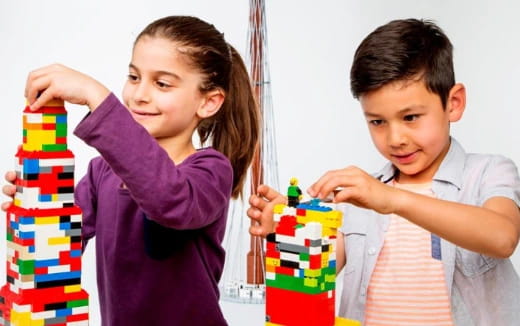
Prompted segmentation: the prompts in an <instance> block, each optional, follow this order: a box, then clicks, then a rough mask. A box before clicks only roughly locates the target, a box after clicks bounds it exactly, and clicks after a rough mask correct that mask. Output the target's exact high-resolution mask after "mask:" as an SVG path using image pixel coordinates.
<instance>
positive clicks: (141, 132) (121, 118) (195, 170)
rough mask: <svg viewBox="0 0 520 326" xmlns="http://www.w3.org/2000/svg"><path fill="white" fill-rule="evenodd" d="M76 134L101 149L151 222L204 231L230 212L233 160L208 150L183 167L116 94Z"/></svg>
mask: <svg viewBox="0 0 520 326" xmlns="http://www.w3.org/2000/svg"><path fill="white" fill-rule="evenodd" d="M74 133H75V134H76V135H77V136H78V137H79V138H81V139H83V141H85V142H86V143H87V144H88V145H90V146H92V147H94V148H96V149H97V150H98V152H99V153H100V154H101V156H102V157H103V158H104V159H105V161H106V162H107V163H108V164H109V165H110V167H111V168H112V170H113V171H114V173H116V174H117V175H118V176H119V177H120V178H121V179H122V180H123V182H124V184H125V186H126V187H127V188H128V190H129V191H130V194H131V196H132V198H133V199H134V200H135V201H136V202H137V204H138V205H139V207H140V208H141V209H142V210H143V211H144V213H145V214H146V215H147V216H148V217H149V218H150V219H151V220H154V221H156V222H158V223H159V224H161V225H164V226H167V227H171V228H176V229H198V228H202V227H204V226H207V225H209V224H212V223H213V222H215V221H216V220H217V219H219V218H221V217H222V215H223V214H224V212H225V211H226V210H227V207H228V205H229V198H230V196H231V187H232V183H233V172H232V168H231V164H230V163H229V160H228V159H227V158H226V157H225V156H224V155H223V154H221V153H219V152H217V151H215V150H202V151H200V152H199V153H197V154H194V155H192V156H190V157H188V158H187V159H186V160H185V161H184V162H183V163H182V164H180V165H179V166H177V165H176V164H175V163H174V162H173V161H172V160H171V159H170V157H169V156H168V154H167V153H166V151H165V150H164V149H163V148H162V147H160V146H159V144H158V143H157V141H156V140H155V139H154V138H153V137H152V136H151V135H150V134H149V133H148V132H147V131H146V129H144V128H143V127H142V126H141V125H140V124H138V123H137V122H135V121H134V119H133V118H132V116H131V115H130V113H129V112H128V110H127V109H126V107H125V106H124V105H123V104H121V102H120V101H119V100H118V99H117V98H116V97H115V95H113V94H110V95H109V96H108V97H107V99H105V101H104V102H103V103H102V104H101V105H100V106H99V107H98V108H97V109H96V110H95V111H94V112H92V114H90V115H89V116H88V117H86V118H85V119H84V120H83V121H81V122H80V124H79V125H78V126H77V128H76V129H75V131H74Z"/></svg>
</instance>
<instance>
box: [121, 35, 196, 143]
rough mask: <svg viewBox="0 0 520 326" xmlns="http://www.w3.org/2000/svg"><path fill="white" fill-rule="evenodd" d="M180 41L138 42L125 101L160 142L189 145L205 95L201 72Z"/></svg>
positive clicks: (160, 38) (154, 39)
mask: <svg viewBox="0 0 520 326" xmlns="http://www.w3.org/2000/svg"><path fill="white" fill-rule="evenodd" d="M177 46H178V45H177V44H176V43H175V42H172V41H170V40H168V39H165V38H162V37H150V36H144V37H142V38H141V39H139V40H138V41H137V43H136V44H135V46H134V50H133V53H132V60H131V62H130V65H129V74H128V80H127V81H126V84H125V86H124V89H123V100H124V102H125V105H126V106H127V107H128V109H129V110H130V113H131V114H132V117H133V118H134V119H135V120H136V121H137V122H138V123H139V124H141V125H142V126H143V127H144V128H145V129H146V130H147V131H148V132H149V133H150V134H151V135H152V136H153V137H155V138H156V139H157V141H158V142H159V143H160V144H161V143H164V144H166V143H171V142H172V141H173V143H175V144H183V145H184V144H187V143H188V142H189V144H190V145H191V137H192V134H193V132H194V130H195V128H196V126H197V124H198V122H199V120H200V116H199V113H200V109H201V108H202V107H203V106H204V104H205V101H206V97H205V96H204V95H203V94H202V93H201V92H200V91H199V85H200V84H201V81H202V75H201V74H200V73H199V72H197V71H196V70H195V69H194V68H192V67H190V66H189V65H188V63H187V61H186V60H187V58H186V57H184V56H183V55H182V54H181V53H180V52H179V51H178V50H177Z"/></svg>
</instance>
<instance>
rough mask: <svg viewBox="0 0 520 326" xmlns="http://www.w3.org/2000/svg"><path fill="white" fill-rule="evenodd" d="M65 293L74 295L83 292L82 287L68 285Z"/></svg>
mask: <svg viewBox="0 0 520 326" xmlns="http://www.w3.org/2000/svg"><path fill="white" fill-rule="evenodd" d="M64 290H65V293H74V292H79V291H81V285H80V284H78V285H67V286H65V289H64Z"/></svg>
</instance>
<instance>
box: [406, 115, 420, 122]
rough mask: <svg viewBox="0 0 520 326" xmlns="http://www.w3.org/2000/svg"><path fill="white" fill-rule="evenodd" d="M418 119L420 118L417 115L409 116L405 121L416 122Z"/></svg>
mask: <svg viewBox="0 0 520 326" xmlns="http://www.w3.org/2000/svg"><path fill="white" fill-rule="evenodd" d="M417 118H419V115H417V114H408V115H405V116H404V121H415V120H417Z"/></svg>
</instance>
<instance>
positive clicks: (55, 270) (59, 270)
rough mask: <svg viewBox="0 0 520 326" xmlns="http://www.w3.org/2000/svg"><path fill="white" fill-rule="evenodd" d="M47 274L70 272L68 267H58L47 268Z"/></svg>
mask: <svg viewBox="0 0 520 326" xmlns="http://www.w3.org/2000/svg"><path fill="white" fill-rule="evenodd" d="M47 271H48V274H54V273H64V272H70V265H58V266H49V267H47Z"/></svg>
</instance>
